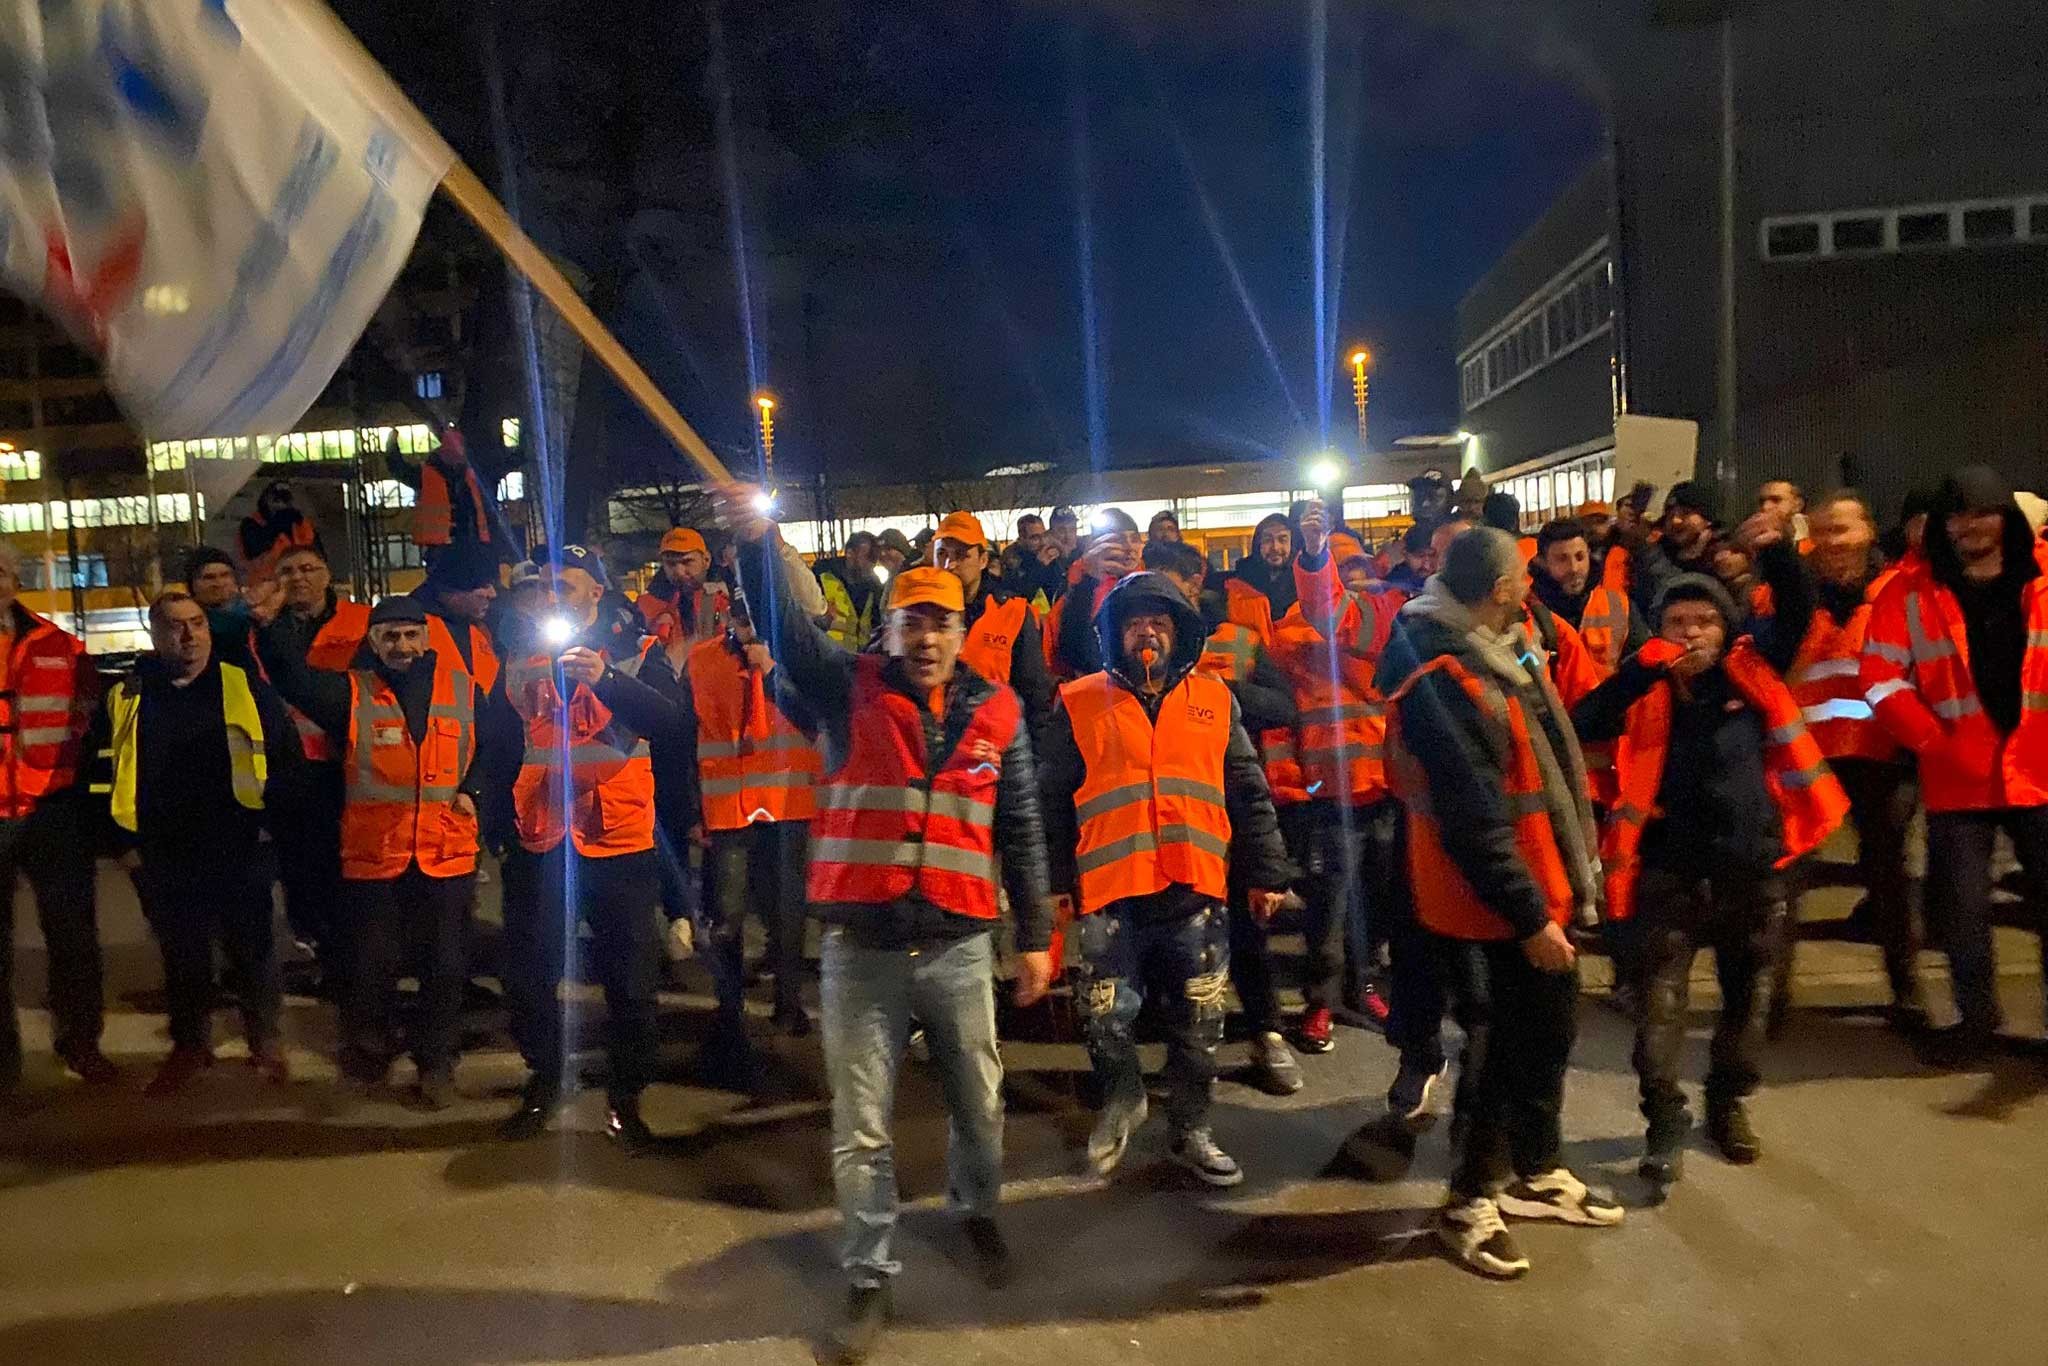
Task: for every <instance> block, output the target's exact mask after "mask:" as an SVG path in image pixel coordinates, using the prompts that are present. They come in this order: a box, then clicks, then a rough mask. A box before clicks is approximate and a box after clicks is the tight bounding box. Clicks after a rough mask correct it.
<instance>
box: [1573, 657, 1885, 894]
mask: <svg viewBox="0 0 2048 1366" xmlns="http://www.w3.org/2000/svg"><path fill="white" fill-rule="evenodd" d="M1658 646H1663V650H1662V652H1661V653H1662V657H1663V658H1666V659H1668V658H1672V657H1674V655H1675V652H1676V650H1677V647H1676V646H1674V645H1669V644H1667V643H1666V642H1663V641H1654V642H1652V643H1651V645H1649V646H1646V647H1644V648H1645V649H1655V648H1657V647H1658ZM1721 667H1722V668H1723V669H1725V670H1727V672H1728V681H1729V682H1730V683H1732V684H1734V685H1735V691H1736V692H1737V693H1738V694H1740V695H1741V697H1742V698H1743V700H1744V701H1746V702H1748V703H1749V705H1750V706H1752V707H1755V708H1756V709H1757V711H1758V712H1759V713H1760V714H1761V715H1762V717H1763V722H1764V783H1765V785H1766V786H1767V787H1768V788H1769V789H1770V793H1771V800H1772V802H1773V803H1775V804H1776V806H1777V808H1778V814H1779V816H1780V818H1781V819H1782V820H1783V822H1784V839H1785V857H1784V858H1782V859H1780V860H1778V866H1779V867H1780V868H1784V867H1788V866H1790V865H1791V863H1792V862H1793V861H1794V860H1796V859H1798V858H1800V857H1801V856H1803V855H1805V854H1807V853H1809V852H1811V851H1812V850H1814V849H1817V848H1819V847H1820V844H1821V842H1822V841H1824V840H1826V839H1827V837H1828V836H1829V835H1831V834H1833V833H1834V831H1835V828H1836V827H1837V826H1839V825H1840V824H1841V823H1842V818H1843V817H1844V816H1846V815H1848V814H1849V797H1848V794H1847V793H1845V792H1843V791H1842V784H1841V783H1840V782H1839V781H1838V780H1837V779H1836V778H1835V775H1834V774H1833V773H1832V772H1831V771H1830V770H1829V769H1828V764H1827V760H1826V759H1825V758H1824V757H1822V755H1821V752H1820V746H1819V744H1817V743H1815V741H1814V738H1813V736H1812V735H1811V734H1810V733H1809V732H1808V731H1807V729H1806V723H1805V721H1804V720H1802V719H1801V718H1800V714H1799V703H1798V702H1796V701H1794V700H1793V697H1792V690H1791V689H1790V688H1787V687H1786V686H1785V680H1784V679H1782V678H1780V677H1778V674H1777V671H1776V670H1775V669H1773V668H1772V667H1771V666H1770V664H1769V663H1768V662H1766V661H1765V659H1764V657H1763V656H1762V655H1761V654H1759V653H1758V652H1757V649H1756V647H1755V646H1754V645H1752V644H1751V643H1750V642H1749V639H1748V637H1744V638H1743V639H1741V640H1738V641H1736V642H1735V644H1734V646H1733V647H1732V648H1730V649H1729V651H1728V653H1727V655H1726V656H1725V657H1724V658H1723V659H1722V661H1721ZM1671 712H1672V700H1671V684H1670V682H1668V681H1665V682H1660V683H1658V684H1657V685H1656V686H1655V687H1653V688H1651V689H1650V691H1649V692H1648V693H1647V694H1645V695H1644V696H1643V698H1642V699H1641V700H1640V701H1638V702H1637V703H1636V704H1635V705H1634V706H1632V707H1630V708H1629V709H1628V721H1627V726H1626V728H1625V729H1624V730H1623V731H1622V734H1621V738H1620V739H1619V740H1617V741H1616V742H1615V746H1614V770H1615V776H1616V779H1617V781H1618V783H1619V786H1620V794H1621V795H1620V799H1619V800H1618V801H1616V802H1615V804H1614V808H1613V809H1612V810H1611V811H1609V812H1608V813H1607V821H1606V824H1605V826H1604V827H1603V828H1602V830H1601V832H1600V861H1601V863H1602V864H1603V865H1604V866H1605V868H1606V870H1607V913H1608V914H1609V915H1610V916H1612V917H1614V918H1615V919H1617V920H1622V919H1626V918H1628V917H1629V916H1630V915H1633V914H1634V913H1635V893H1636V879H1637V878H1638V877H1639V876H1640V875H1641V873H1642V856H1641V850H1642V842H1643V830H1644V829H1645V828H1646V827H1647V826H1648V825H1649V823H1650V822H1651V820H1653V819H1655V818H1656V817H1657V815H1658V814H1660V813H1659V812H1658V810H1657V789H1658V787H1659V786H1660V785H1661V784H1662V783H1663V781H1664V760H1665V757H1666V754H1667V753H1668V751H1669V749H1670V746H1671ZM1700 871H1701V873H1703V874H1706V875H1711V874H1712V871H1713V870H1712V869H1701V870H1700Z"/></svg>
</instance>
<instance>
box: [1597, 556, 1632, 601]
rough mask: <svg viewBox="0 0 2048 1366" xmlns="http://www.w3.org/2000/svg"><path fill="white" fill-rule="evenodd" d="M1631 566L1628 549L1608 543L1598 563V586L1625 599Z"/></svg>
mask: <svg viewBox="0 0 2048 1366" xmlns="http://www.w3.org/2000/svg"><path fill="white" fill-rule="evenodd" d="M1631 565H1632V562H1631V561H1630V559H1629V553H1628V547H1627V546H1625V545H1614V544H1611V543H1610V544H1609V545H1608V547H1607V553H1606V554H1605V556H1603V557H1602V559H1601V561H1600V586H1601V587H1602V588H1606V589H1609V590H1611V591H1613V592H1616V593H1619V594H1621V596H1622V598H1623V599H1624V600H1625V599H1627V597H1628V589H1629V582H1628V581H1629V576H1630V570H1631Z"/></svg>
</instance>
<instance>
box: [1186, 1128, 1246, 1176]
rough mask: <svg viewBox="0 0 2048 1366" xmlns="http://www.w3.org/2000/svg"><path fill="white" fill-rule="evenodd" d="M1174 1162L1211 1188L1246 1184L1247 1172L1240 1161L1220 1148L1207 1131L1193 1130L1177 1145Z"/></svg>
mask: <svg viewBox="0 0 2048 1366" xmlns="http://www.w3.org/2000/svg"><path fill="white" fill-rule="evenodd" d="M1172 1156H1173V1162H1174V1165H1175V1166H1178V1167H1183V1168H1185V1169H1187V1170H1188V1171H1191V1172H1193V1173H1194V1174H1195V1176H1196V1178H1197V1179H1198V1180H1200V1181H1203V1182H1205V1183H1207V1184H1208V1185H1211V1186H1217V1187H1227V1186H1235V1185H1237V1184H1238V1183H1239V1182H1241V1181H1243V1180H1244V1168H1242V1167H1240V1166H1238V1165H1237V1159H1236V1158H1234V1157H1232V1156H1231V1155H1230V1154H1229V1153H1226V1152H1224V1151H1223V1149H1221V1148H1219V1147H1217V1146H1216V1137H1215V1135H1214V1134H1211V1133H1210V1132H1209V1131H1208V1130H1207V1129H1190V1130H1188V1131H1187V1132H1186V1133H1184V1134H1182V1135H1181V1136H1180V1137H1179V1138H1177V1139H1175V1140H1174V1141H1173V1152H1172Z"/></svg>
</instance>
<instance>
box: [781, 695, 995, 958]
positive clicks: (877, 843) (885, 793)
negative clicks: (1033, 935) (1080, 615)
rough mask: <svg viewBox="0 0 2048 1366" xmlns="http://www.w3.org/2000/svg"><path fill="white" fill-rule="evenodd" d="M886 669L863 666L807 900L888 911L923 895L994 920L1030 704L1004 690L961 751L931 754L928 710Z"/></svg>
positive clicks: (814, 845) (979, 716) (816, 843)
mask: <svg viewBox="0 0 2048 1366" xmlns="http://www.w3.org/2000/svg"><path fill="white" fill-rule="evenodd" d="M885 664H886V661H885V660H884V659H883V658H882V657H881V656H879V655H862V656H860V658H859V659H858V660H857V661H855V664H854V676H853V712H852V715H853V726H852V736H851V741H852V742H851V744H850V745H849V746H848V753H847V755H846V761H845V762H844V763H843V764H842V765H841V766H840V767H839V769H838V770H837V771H836V772H833V773H831V774H829V775H827V778H826V782H825V786H824V788H823V789H822V790H820V792H819V793H818V813H817V815H816V816H815V817H813V818H812V821H811V876H810V882H809V886H808V892H807V894H808V895H809V897H810V899H811V900H812V901H813V902H827V903H837V904H845V903H852V904H856V905H872V906H886V905H888V904H889V903H891V902H894V901H897V900H900V899H901V898H903V897H905V896H908V895H909V894H910V892H911V890H912V889H913V888H914V889H916V891H917V892H918V894H919V895H921V896H922V897H923V898H924V899H925V900H927V901H929V902H931V903H932V904H933V905H934V906H938V907H940V908H942V909H944V910H948V911H951V912H953V913H954V914H955V915H963V916H967V917H969V918H971V919H975V920H990V921H992V920H994V919H995V918H996V842H995V819H996V783H997V779H998V777H999V775H1000V773H1001V768H1002V756H1003V754H1004V752H1005V751H1006V750H1008V748H1009V746H1010V742H1011V741H1012V740H1013V739H1015V738H1016V736H1017V732H1018V730H1019V729H1020V728H1021V727H1022V726H1023V724H1024V709H1023V704H1022V703H1021V702H1020V701H1018V698H1017V694H1016V693H1014V692H1012V691H1010V690H1009V689H1008V688H1003V687H998V688H997V689H996V690H995V691H994V693H993V694H991V695H990V696H989V697H988V698H987V699H986V700H985V701H983V702H982V704H981V705H980V707H978V708H977V709H976V711H975V714H974V717H973V719H972V720H971V721H969V722H968V725H967V730H966V732H965V733H964V734H963V735H962V736H961V738H960V743H959V744H958V745H957V746H955V747H954V749H953V752H952V753H951V754H946V755H942V756H928V755H926V753H925V732H924V713H923V712H922V711H921V709H920V707H919V704H918V703H917V702H915V701H913V700H912V699H911V698H909V697H906V696H904V695H903V694H902V693H901V692H899V691H898V690H896V689H895V688H892V687H890V686H889V685H888V684H887V683H886V682H884V681H883V678H882V670H883V668H884V666H885ZM934 757H936V758H937V760H938V762H937V765H936V767H934V766H932V764H931V760H932V758H934Z"/></svg>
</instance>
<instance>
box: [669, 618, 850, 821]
mask: <svg viewBox="0 0 2048 1366" xmlns="http://www.w3.org/2000/svg"><path fill="white" fill-rule="evenodd" d="M649 648H650V649H657V650H658V649H660V648H661V646H660V644H659V643H658V642H657V643H656V644H654V645H652V646H650V647H649ZM683 667H684V668H685V669H686V670H687V671H688V672H689V676H690V702H691V705H692V706H693V707H694V708H695V709H696V712H697V787H698V791H699V792H700V793H701V794H702V797H703V803H704V828H705V829H707V830H740V829H744V828H745V827H747V826H749V825H753V824H756V823H758V822H762V821H807V820H809V819H811V816H812V813H813V811H814V810H815V798H814V796H813V793H812V789H813V787H814V786H815V785H816V783H817V780H818V772H819V769H820V768H821V767H822V766H823V761H822V760H821V759H820V758H819V757H818V750H817V747H816V746H814V745H813V744H812V743H811V742H810V741H809V740H808V739H806V738H805V737H804V734H803V732H802V731H800V730H798V729H797V728H796V727H795V726H792V725H791V724H790V723H789V721H788V719H787V718H786V717H784V716H783V714H782V712H781V710H780V709H779V708H778V707H776V705H775V702H774V699H773V698H772V697H770V696H769V688H768V686H767V675H766V674H764V673H762V672H760V671H759V670H757V669H752V668H749V667H747V665H746V664H745V663H744V662H742V661H741V660H740V659H739V658H738V657H737V656H735V655H734V654H733V652H732V650H731V649H730V648H729V647H728V646H727V645H726V643H725V641H724V640H707V641H705V642H704V643H703V644H701V645H699V646H697V648H696V649H694V650H692V651H690V654H689V658H688V659H686V660H685V661H684V664H683Z"/></svg>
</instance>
